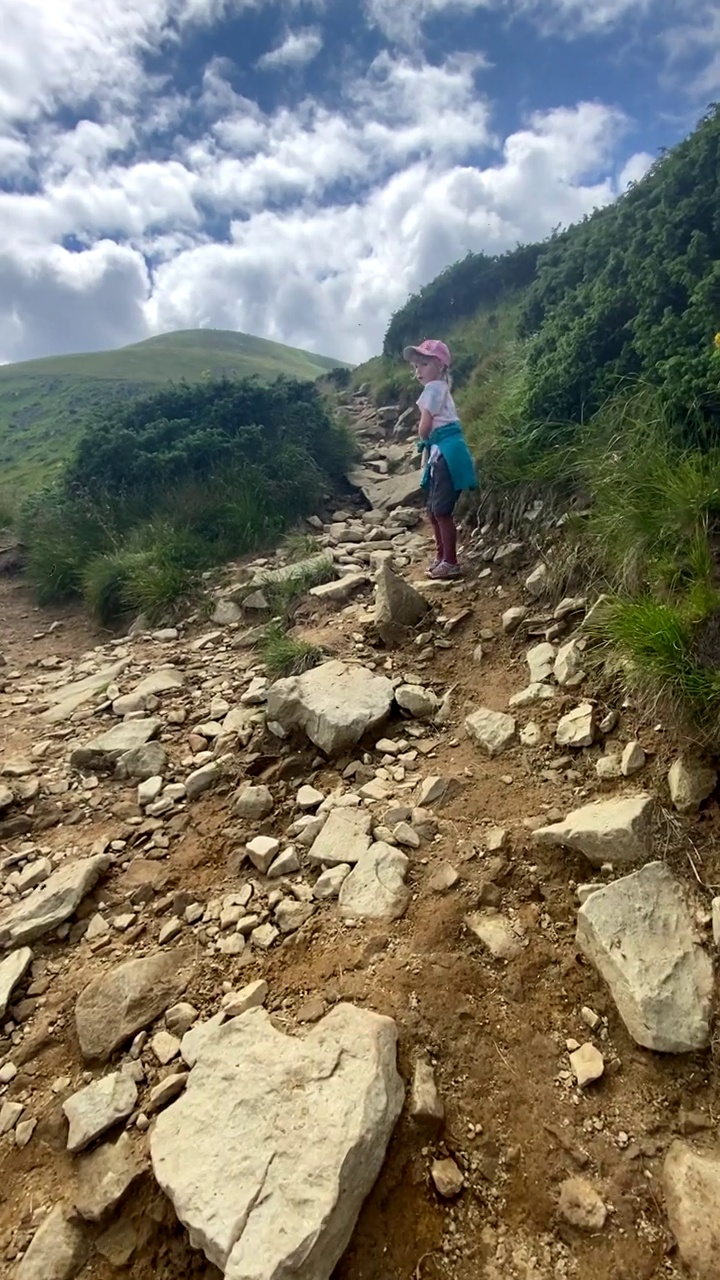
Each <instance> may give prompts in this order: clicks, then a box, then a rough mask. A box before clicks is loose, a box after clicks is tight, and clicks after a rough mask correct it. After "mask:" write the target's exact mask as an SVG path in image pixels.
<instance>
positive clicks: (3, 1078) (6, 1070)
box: [0, 1062, 18, 1084]
mask: <svg viewBox="0 0 720 1280" xmlns="http://www.w3.org/2000/svg"><path fill="white" fill-rule="evenodd" d="M17 1073H18V1069H17V1067H16V1066H15V1063H14V1062H4V1063H3V1065H2V1066H1V1067H0V1084H10V1081H11V1080H14V1079H15V1077H16V1075H17Z"/></svg>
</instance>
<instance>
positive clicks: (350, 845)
mask: <svg viewBox="0 0 720 1280" xmlns="http://www.w3.org/2000/svg"><path fill="white" fill-rule="evenodd" d="M371 829H372V814H370V813H369V812H368V810H367V809H331V810H330V812H329V814H328V816H327V819H326V821H325V825H324V826H323V828H322V831H321V832H320V833H319V835H317V836H316V837H315V839H314V841H313V843H312V845H311V847H310V851H309V853H308V857H309V859H310V861H311V862H314V863H315V865H316V866H322V865H323V864H324V865H325V866H327V867H337V866H340V865H341V864H342V863H345V862H350V863H355V862H357V860H358V858H361V857H362V855H363V854H364V853H367V851H368V849H369V848H370V845H371V844H372V837H371V835H370V831H371Z"/></svg>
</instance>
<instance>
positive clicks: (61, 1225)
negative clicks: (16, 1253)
mask: <svg viewBox="0 0 720 1280" xmlns="http://www.w3.org/2000/svg"><path fill="white" fill-rule="evenodd" d="M89 1252H90V1246H89V1243H88V1242H87V1241H86V1238H85V1234H84V1232H83V1230H82V1227H80V1226H79V1225H78V1223H76V1222H71V1221H70V1219H69V1217H68V1214H67V1212H66V1210H65V1208H64V1206H63V1205H61V1204H56V1205H55V1208H54V1209H51V1211H50V1213H49V1214H48V1216H47V1218H46V1219H45V1221H44V1222H43V1223H42V1226H40V1227H38V1229H37V1231H36V1232H35V1235H34V1236H33V1238H32V1240H31V1242H30V1246H29V1248H28V1250H27V1253H26V1254H25V1255H24V1257H23V1259H22V1261H21V1262H20V1265H19V1266H18V1268H17V1271H15V1272H14V1273H13V1280H75V1277H76V1276H77V1274H78V1272H79V1271H80V1269H81V1268H82V1267H83V1265H84V1263H85V1260H86V1258H87V1256H88V1254H89Z"/></svg>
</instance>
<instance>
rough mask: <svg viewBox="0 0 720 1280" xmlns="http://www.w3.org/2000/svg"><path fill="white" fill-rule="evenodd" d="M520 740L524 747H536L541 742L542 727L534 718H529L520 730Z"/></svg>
mask: <svg viewBox="0 0 720 1280" xmlns="http://www.w3.org/2000/svg"><path fill="white" fill-rule="evenodd" d="M520 741H521V743H522V745H523V746H524V747H536V746H537V745H538V743H539V742H542V729H541V728H540V725H539V724H536V723H535V721H534V720H529V721H528V723H527V724H525V725H523V727H522V729H521V730H520Z"/></svg>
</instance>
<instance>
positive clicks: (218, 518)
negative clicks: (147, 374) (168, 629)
mask: <svg viewBox="0 0 720 1280" xmlns="http://www.w3.org/2000/svg"><path fill="white" fill-rule="evenodd" d="M355 451H356V443H355V441H354V439H353V437H352V435H351V434H350V432H349V431H348V429H347V427H346V426H343V424H342V423H340V422H338V421H337V420H336V419H335V418H334V417H333V416H332V415H331V414H330V412H329V411H328V408H327V406H326V405H325V403H324V402H323V400H322V397H321V396H320V394H319V392H318V390H317V388H315V387H314V386H313V385H312V384H310V383H300V382H294V381H292V380H289V379H278V381H277V382H276V383H274V384H272V386H269V387H268V386H262V385H260V384H259V383H256V382H254V381H252V380H246V381H244V382H230V381H227V380H220V381H218V382H208V383H203V384H200V385H197V386H191V387H190V386H180V387H171V388H169V389H166V390H163V391H161V392H159V393H157V394H155V395H153V396H149V397H145V398H143V399H142V400H137V401H129V402H128V401H125V402H123V403H122V404H116V405H114V406H113V407H112V408H111V409H110V410H108V412H107V415H106V416H105V417H104V418H103V419H98V421H97V422H96V423H95V424H94V425H93V427H92V428H91V429H90V430H89V431H87V432H86V434H85V435H84V436H83V438H82V439H81V441H80V443H79V445H78V447H77V451H76V454H75V456H74V458H73V460H72V462H71V464H70V465H69V466H68V468H67V470H66V472H65V474H64V476H63V478H62V479H61V480H60V481H59V482H58V484H57V485H56V487H55V489H54V490H53V491H51V492H48V493H46V494H43V495H39V496H38V497H37V498H35V499H34V500H33V501H32V502H31V503H29V504H27V506H26V509H25V511H24V513H23V528H24V532H25V537H26V541H27V543H28V547H29V560H30V576H31V579H32V581H33V582H34V584H35V586H36V588H37V591H38V594H39V596H40V598H41V600H43V601H50V600H53V599H58V598H61V597H66V596H72V595H77V594H83V593H84V594H85V596H86V599H87V601H88V604H89V606H90V608H91V609H92V611H93V613H94V614H95V616H96V617H98V618H99V619H100V620H101V621H102V622H103V623H105V624H109V623H111V622H112V621H114V620H117V619H118V618H119V617H121V616H122V615H123V614H125V613H127V612H128V611H130V610H133V609H141V610H142V611H144V612H147V613H149V614H150V615H151V616H153V617H159V616H161V615H162V613H163V612H165V611H166V610H167V609H168V608H170V607H171V606H172V605H173V602H174V601H176V600H178V599H182V598H183V597H184V596H185V595H186V594H187V592H188V591H189V590H190V589H191V588H192V586H193V583H194V581H195V577H196V574H197V573H198V571H201V570H203V569H207V568H209V567H210V566H212V565H214V564H218V563H221V562H222V561H223V560H225V559H227V558H228V557H230V556H233V555H238V554H243V553H244V552H249V551H253V550H255V549H257V548H259V547H261V546H264V545H268V544H270V543H273V542H275V541H276V540H277V538H278V537H279V536H280V535H281V533H282V532H283V530H284V529H285V528H287V526H288V525H289V524H292V523H293V522H295V521H296V520H297V519H298V518H299V517H301V516H303V515H306V514H308V513H309V512H310V511H312V510H313V509H314V508H315V507H316V505H317V503H318V501H319V500H320V498H321V497H322V496H323V494H324V492H325V491H326V490H327V489H328V487H329V486H330V485H331V484H332V483H333V481H334V480H335V479H337V478H338V477H339V476H341V475H342V474H343V472H344V471H345V469H346V468H347V466H348V465H350V463H351V462H352V461H353V459H354V457H355ZM296 594H297V593H296ZM282 604H283V608H287V607H289V605H288V603H287V602H286V601H285V597H283V602H282Z"/></svg>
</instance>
